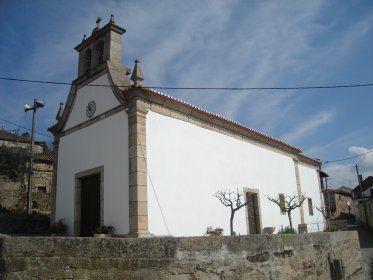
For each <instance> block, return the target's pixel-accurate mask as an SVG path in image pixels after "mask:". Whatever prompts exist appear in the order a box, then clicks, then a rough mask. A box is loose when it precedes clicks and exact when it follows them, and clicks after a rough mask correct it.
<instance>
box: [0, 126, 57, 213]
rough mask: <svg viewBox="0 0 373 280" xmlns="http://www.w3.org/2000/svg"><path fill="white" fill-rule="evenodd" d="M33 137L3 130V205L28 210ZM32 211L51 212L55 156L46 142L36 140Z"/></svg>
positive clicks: (0, 137) (0, 193) (0, 183)
mask: <svg viewBox="0 0 373 280" xmlns="http://www.w3.org/2000/svg"><path fill="white" fill-rule="evenodd" d="M29 149H30V137H25V136H20V135H17V134H13V133H9V132H7V131H5V130H0V205H1V206H2V207H5V208H6V209H8V210H17V211H19V210H24V209H26V201H27V191H26V189H27V180H28V164H29V154H30V150H29ZM33 172H34V176H33V181H32V201H33V205H32V210H33V211H37V212H39V213H43V214H50V213H51V193H52V172H53V155H52V153H51V152H50V151H49V150H48V147H47V145H46V143H45V142H42V141H35V146H34V167H33Z"/></svg>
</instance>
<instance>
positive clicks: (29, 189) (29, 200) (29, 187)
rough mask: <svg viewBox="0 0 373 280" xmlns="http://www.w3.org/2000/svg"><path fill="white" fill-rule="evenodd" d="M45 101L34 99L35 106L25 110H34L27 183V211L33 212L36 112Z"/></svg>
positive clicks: (26, 107)
mask: <svg viewBox="0 0 373 280" xmlns="http://www.w3.org/2000/svg"><path fill="white" fill-rule="evenodd" d="M44 105H45V102H44V101H43V100H37V99H34V106H32V107H31V106H30V105H27V104H26V105H25V107H24V109H25V112H27V111H30V110H32V129H31V145H30V164H29V171H28V184H27V213H28V214H29V215H30V214H31V213H32V177H33V173H34V170H33V167H34V133H35V113H36V110H37V109H38V108H43V107H44Z"/></svg>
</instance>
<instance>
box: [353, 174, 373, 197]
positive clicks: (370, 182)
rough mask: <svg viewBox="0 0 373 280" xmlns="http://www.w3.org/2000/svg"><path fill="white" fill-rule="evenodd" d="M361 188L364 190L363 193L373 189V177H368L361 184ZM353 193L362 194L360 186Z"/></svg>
mask: <svg viewBox="0 0 373 280" xmlns="http://www.w3.org/2000/svg"><path fill="white" fill-rule="evenodd" d="M361 187H362V188H363V191H366V190H367V189H369V188H370V187H373V177H372V176H368V177H367V178H366V179H365V180H363V181H362V182H361ZM353 192H354V193H359V192H360V186H359V185H357V186H356V187H355V188H354V189H353Z"/></svg>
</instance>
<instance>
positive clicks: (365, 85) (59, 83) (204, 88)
mask: <svg viewBox="0 0 373 280" xmlns="http://www.w3.org/2000/svg"><path fill="white" fill-rule="evenodd" d="M0 80H5V81H13V82H25V83H38V84H51V85H66V86H71V85H82V84H84V85H85V86H89V87H117V86H118V87H129V86H128V85H116V86H111V85H103V84H95V85H92V84H85V83H68V82H56V81H43V80H29V79H19V78H9V77H0ZM371 86H373V83H368V84H350V85H331V86H298V87H164V86H148V87H149V88H153V89H172V90H231V91H247V90H310V89H338V88H357V87H371Z"/></svg>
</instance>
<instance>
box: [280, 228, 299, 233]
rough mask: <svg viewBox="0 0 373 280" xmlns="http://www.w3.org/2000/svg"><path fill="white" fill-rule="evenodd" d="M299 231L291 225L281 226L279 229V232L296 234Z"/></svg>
mask: <svg viewBox="0 0 373 280" xmlns="http://www.w3.org/2000/svg"><path fill="white" fill-rule="evenodd" d="M296 233H297V231H296V230H295V229H293V228H291V227H285V228H281V229H280V230H279V231H278V234H296Z"/></svg>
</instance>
